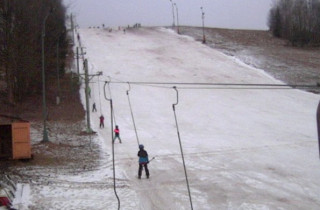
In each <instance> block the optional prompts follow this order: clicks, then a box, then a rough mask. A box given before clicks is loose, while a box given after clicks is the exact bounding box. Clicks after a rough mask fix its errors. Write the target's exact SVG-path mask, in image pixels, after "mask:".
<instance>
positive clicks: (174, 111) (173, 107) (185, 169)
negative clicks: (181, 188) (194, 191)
mask: <svg viewBox="0 0 320 210" xmlns="http://www.w3.org/2000/svg"><path fill="white" fill-rule="evenodd" d="M173 89H174V90H175V91H176V92H177V102H176V103H175V104H172V109H173V113H174V119H175V122H176V127H177V134H178V139H179V145H180V152H181V157H182V162H183V168H184V174H185V177H186V182H187V188H188V194H189V200H190V205H191V209H192V210H193V205H192V198H191V192H190V186H189V181H188V175H187V168H186V164H185V161H184V155H183V149H182V143H181V138H180V132H179V126H178V120H177V115H176V109H175V106H176V105H178V103H179V93H178V90H177V87H176V86H174V87H173Z"/></svg>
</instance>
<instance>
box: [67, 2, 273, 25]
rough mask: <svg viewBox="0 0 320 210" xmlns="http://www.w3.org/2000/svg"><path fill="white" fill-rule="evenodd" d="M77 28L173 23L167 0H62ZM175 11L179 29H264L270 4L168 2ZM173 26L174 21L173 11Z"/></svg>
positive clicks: (170, 8)
mask: <svg viewBox="0 0 320 210" xmlns="http://www.w3.org/2000/svg"><path fill="white" fill-rule="evenodd" d="M63 1H64V2H65V5H66V6H67V7H68V13H73V14H74V15H75V17H76V22H77V23H78V24H79V25H80V27H89V26H101V25H102V24H105V26H112V27H114V26H128V25H133V24H135V23H141V25H142V26H168V25H172V23H173V14H172V4H171V2H170V0H63ZM172 1H173V2H174V3H176V5H177V7H178V14H179V15H178V17H179V24H180V25H188V26H202V19H201V9H200V7H201V6H202V7H203V10H204V12H205V26H207V27H217V28H233V29H258V30H260V29H261V30H266V29H268V26H267V20H268V13H269V10H270V8H271V6H272V2H273V0H172ZM174 15H175V22H176V21H177V20H176V18H177V14H176V8H174Z"/></svg>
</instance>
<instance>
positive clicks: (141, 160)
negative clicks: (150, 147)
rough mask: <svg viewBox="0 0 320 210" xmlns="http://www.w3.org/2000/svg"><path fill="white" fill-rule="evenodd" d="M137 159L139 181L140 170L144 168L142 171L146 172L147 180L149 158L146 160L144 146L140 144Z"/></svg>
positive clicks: (146, 154)
mask: <svg viewBox="0 0 320 210" xmlns="http://www.w3.org/2000/svg"><path fill="white" fill-rule="evenodd" d="M138 157H139V171H138V178H139V179H141V174H142V168H143V167H144V170H145V171H146V176H147V179H149V176H150V174H149V169H148V163H149V158H148V153H147V151H146V150H144V146H143V145H142V144H140V145H139V152H138Z"/></svg>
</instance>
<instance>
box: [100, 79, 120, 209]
mask: <svg viewBox="0 0 320 210" xmlns="http://www.w3.org/2000/svg"><path fill="white" fill-rule="evenodd" d="M106 84H107V82H106V83H105V84H104V88H103V90H104V97H105V99H106V100H107V101H109V102H110V112H111V113H110V119H111V144H112V167H113V190H114V194H115V196H116V197H117V200H118V210H120V199H119V196H118V194H117V190H116V169H115V163H114V142H113V106H112V97H111V95H110V99H108V98H107V96H106Z"/></svg>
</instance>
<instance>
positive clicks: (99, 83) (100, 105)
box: [98, 75, 102, 114]
mask: <svg viewBox="0 0 320 210" xmlns="http://www.w3.org/2000/svg"><path fill="white" fill-rule="evenodd" d="M99 78H100V75H98V88H99V107H100V114H101V113H102V107H101V96H100V80H99Z"/></svg>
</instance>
